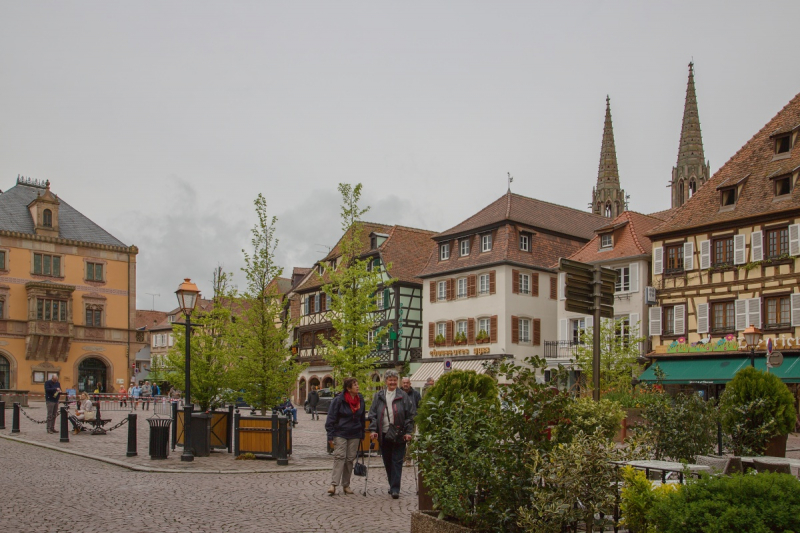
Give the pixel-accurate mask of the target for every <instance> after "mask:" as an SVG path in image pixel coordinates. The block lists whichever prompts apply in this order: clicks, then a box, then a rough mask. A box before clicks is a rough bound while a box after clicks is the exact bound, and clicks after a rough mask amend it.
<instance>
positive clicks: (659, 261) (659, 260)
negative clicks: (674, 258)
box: [653, 246, 664, 276]
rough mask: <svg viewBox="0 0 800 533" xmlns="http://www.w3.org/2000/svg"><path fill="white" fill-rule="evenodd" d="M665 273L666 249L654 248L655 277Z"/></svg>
mask: <svg viewBox="0 0 800 533" xmlns="http://www.w3.org/2000/svg"><path fill="white" fill-rule="evenodd" d="M663 273H664V248H662V247H661V246H658V247H656V248H653V275H656V276H658V275H660V274H663Z"/></svg>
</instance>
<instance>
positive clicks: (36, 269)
mask: <svg viewBox="0 0 800 533" xmlns="http://www.w3.org/2000/svg"><path fill="white" fill-rule="evenodd" d="M33 273H34V274H41V273H42V254H33Z"/></svg>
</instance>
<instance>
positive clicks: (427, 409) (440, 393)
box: [415, 370, 499, 432]
mask: <svg viewBox="0 0 800 533" xmlns="http://www.w3.org/2000/svg"><path fill="white" fill-rule="evenodd" d="M465 394H467V395H474V396H477V397H479V398H481V399H482V400H484V401H486V402H488V405H489V406H491V407H492V408H493V409H496V408H497V407H498V404H499V392H498V390H497V381H496V380H495V379H494V378H493V377H491V376H487V375H486V374H478V373H477V372H475V371H474V370H452V371H450V372H448V373H446V374H444V375H443V376H442V377H440V378H439V379H438V381H436V384H435V385H434V386H433V387H431V388H430V389H429V390H428V392H427V393H426V394H425V398H424V399H423V400H422V402H421V403H420V405H419V408H418V410H417V416H416V418H415V421H416V422H417V428H418V429H419V431H420V432H426V431H428V430H429V429H432V428H431V427H430V425H431V424H432V423H434V422H432V421H431V412H432V410H433V409H438V410H439V412H440V413H441V412H442V411H441V409H442V408H444V409H448V408H449V407H450V405H451V404H453V403H455V402H456V401H457V400H458V399H459V398H461V397H462V396H463V395H465Z"/></svg>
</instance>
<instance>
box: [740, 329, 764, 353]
mask: <svg viewBox="0 0 800 533" xmlns="http://www.w3.org/2000/svg"><path fill="white" fill-rule="evenodd" d="M742 334H743V335H744V340H745V342H747V346H749V347H751V348H755V347H756V346H758V344H759V343H760V342H761V337H762V336H763V334H762V333H761V330H760V329H758V328H757V327H755V326H754V325H752V324H750V327H749V328H747V329H746V330H744V331H743V332H742Z"/></svg>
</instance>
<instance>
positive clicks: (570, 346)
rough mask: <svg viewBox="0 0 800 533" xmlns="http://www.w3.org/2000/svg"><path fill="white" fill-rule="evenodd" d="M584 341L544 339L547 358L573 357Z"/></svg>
mask: <svg viewBox="0 0 800 533" xmlns="http://www.w3.org/2000/svg"><path fill="white" fill-rule="evenodd" d="M578 346H582V343H580V342H577V341H544V357H545V359H571V358H574V357H575V352H576V350H577V348H578Z"/></svg>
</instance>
